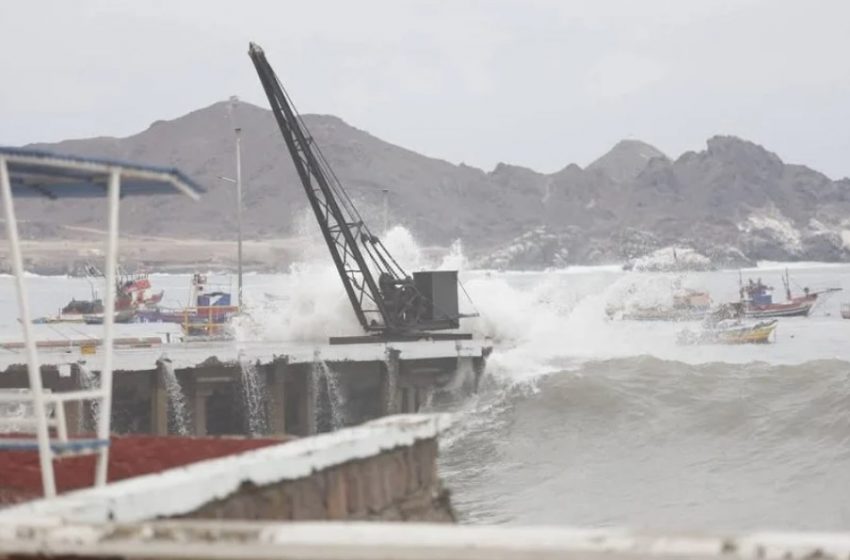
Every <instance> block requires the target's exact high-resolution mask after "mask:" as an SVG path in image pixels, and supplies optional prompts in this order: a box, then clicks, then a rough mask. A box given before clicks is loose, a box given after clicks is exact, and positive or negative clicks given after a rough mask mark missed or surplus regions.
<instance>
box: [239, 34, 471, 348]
mask: <svg viewBox="0 0 850 560" xmlns="http://www.w3.org/2000/svg"><path fill="white" fill-rule="evenodd" d="M248 54H249V56H250V57H251V60H252V61H253V63H254V67H255V68H256V70H257V74H258V75H259V78H260V82H261V83H262V85H263V89H264V90H265V92H266V96H267V97H268V100H269V104H270V105H271V109H272V113H274V116H275V120H276V121H277V124H278V127H279V128H280V132H281V134H282V135H283V139H284V142H285V143H286V148H287V150H288V151H289V155H290V156H291V157H292V163H293V164H294V165H295V170H296V172H297V173H298V178H299V179H300V181H301V185H302V186H303V187H304V192H305V193H306V195H307V200H308V201H309V202H310V207H311V208H312V209H313V213H314V214H315V216H316V220H317V221H318V223H319V227H320V229H321V231H322V236H323V237H324V240H325V243H326V244H327V246H328V249H329V250H330V253H331V257H332V259H333V262H334V264H335V265H336V268H337V271H338V272H339V276H340V279H341V280H342V283H343V286H344V287H345V291H346V294H347V295H348V299H349V301H350V302H351V306H352V307H353V309H354V313H355V314H356V316H357V319H358V321H359V322H360V324H361V325H362V326H363V328H364V329H365V330H366V331H371V332H376V331H377V332H383V333H387V334H414V335H415V334H416V333H418V332H422V331H425V330H435V329H452V328H457V327H458V319H459V317H460V315H459V314H458V311H457V273H456V272H454V271H452V272H450V273H446V272H445V271H439V272H419V273H416V274H414V277H410V276H409V275H407V273H405V272H404V270H403V269H402V268H401V267H400V266H399V265H398V263H397V262H396V261H395V260H394V259H393V258H392V255H390V254H389V252H388V251H387V249H386V247H384V245H383V243H381V241H380V239H379V238H378V237H377V236H375V235H373V234H372V233H371V232H370V231H369V228H368V226H367V225H366V224H365V222H364V221H363V219H362V217H361V216H360V214H359V213H358V212H357V209H356V208H355V206H354V204H353V203H352V201H351V199H350V198H349V196H348V194H347V193H346V192H345V189H344V188H343V187H342V184H341V183H340V182H339V180H338V179H337V177H336V175H335V174H334V172H333V170H332V169H331V167H330V165H329V164H328V162H327V160H326V159H325V157H324V156H323V155H322V152H321V150H320V149H319V147H318V146H317V145H316V143H315V142H314V140H313V137H312V136H311V135H310V133H309V131H308V130H307V127H306V126H305V125H304V122H303V120H302V119H301V117H300V115H299V114H298V112H297V111H296V110H295V107H294V105H293V104H292V101H291V100H290V98H289V96H288V95H287V93H286V91H285V90H284V88H283V86H282V85H281V84H280V81H279V80H278V79H277V76H276V75H275V73H274V70H273V69H272V67H271V65H270V64H269V62H268V60H267V59H266V55H265V53H264V52H263V49H262V48H260V47H259V45H257V44H255V43H251V44H250V47H249V51H248ZM452 288H453V290H454V294H453V296H452V294H451V291H452ZM437 300H439V302H438V301H437Z"/></svg>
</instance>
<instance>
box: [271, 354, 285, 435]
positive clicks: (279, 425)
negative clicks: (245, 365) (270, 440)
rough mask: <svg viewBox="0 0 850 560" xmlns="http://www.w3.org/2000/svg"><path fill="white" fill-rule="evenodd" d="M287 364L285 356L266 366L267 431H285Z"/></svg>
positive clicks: (283, 432) (279, 432) (276, 432)
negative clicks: (267, 397) (267, 396)
mask: <svg viewBox="0 0 850 560" xmlns="http://www.w3.org/2000/svg"><path fill="white" fill-rule="evenodd" d="M288 366H289V360H288V359H287V358H278V359H277V360H275V361H274V362H272V363H271V365H270V366H269V368H268V378H267V383H266V386H267V387H268V395H269V407H268V411H269V423H268V426H269V433H271V434H272V435H283V434H285V433H286V428H287V426H286V370H287V368H288Z"/></svg>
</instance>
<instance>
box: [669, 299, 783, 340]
mask: <svg viewBox="0 0 850 560" xmlns="http://www.w3.org/2000/svg"><path fill="white" fill-rule="evenodd" d="M745 317H746V316H745V305H744V304H743V303H741V302H737V303H726V304H723V305H720V306H718V307H716V308H715V309H712V310H711V312H710V313H708V314H707V315H706V317H705V319H704V320H703V324H702V329H701V330H698V331H692V330H690V329H684V330H683V331H681V332H680V333H679V335H678V339H677V342H678V343H679V344H765V343H767V342H769V341H770V335H771V334H773V332H774V331H775V330H776V327H777V325H778V324H779V321H778V320H777V319H771V320H768V321H760V322H758V323H754V324H752V323H746V322H744V319H745Z"/></svg>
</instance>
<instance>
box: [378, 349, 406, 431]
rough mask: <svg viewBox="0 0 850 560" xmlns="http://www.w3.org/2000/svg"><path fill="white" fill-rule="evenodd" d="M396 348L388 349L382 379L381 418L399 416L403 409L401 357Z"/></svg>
mask: <svg viewBox="0 0 850 560" xmlns="http://www.w3.org/2000/svg"><path fill="white" fill-rule="evenodd" d="M400 355H401V352H400V351H398V350H396V349H395V348H387V353H386V356H387V357H386V360H385V361H384V368H383V369H384V371H383V375H382V377H381V416H389V415H391V414H398V413H399V411H400V409H401V388H400V387H399V356H400Z"/></svg>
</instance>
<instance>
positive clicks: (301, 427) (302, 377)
mask: <svg viewBox="0 0 850 560" xmlns="http://www.w3.org/2000/svg"><path fill="white" fill-rule="evenodd" d="M315 377H316V374H315V372H314V371H313V366H312V364H304V365H303V366H301V365H299V367H298V376H297V378H296V379H298V383H297V384H296V387H297V388H298V389H297V394H295V395H294V397H295V402H296V406H297V407H298V408H297V410H298V435H299V436H311V435H313V434H315V433H316V430H317V427H316V399H317V398H318V394H317V393H318V391H317V390H316V383H315ZM284 412H285V409H284Z"/></svg>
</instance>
